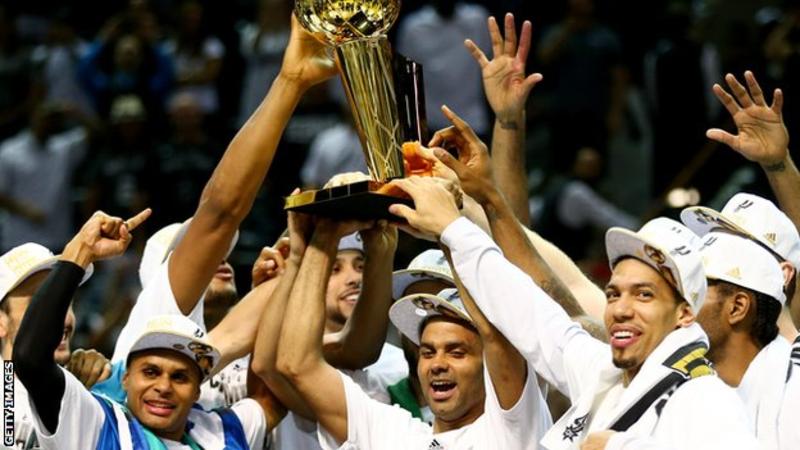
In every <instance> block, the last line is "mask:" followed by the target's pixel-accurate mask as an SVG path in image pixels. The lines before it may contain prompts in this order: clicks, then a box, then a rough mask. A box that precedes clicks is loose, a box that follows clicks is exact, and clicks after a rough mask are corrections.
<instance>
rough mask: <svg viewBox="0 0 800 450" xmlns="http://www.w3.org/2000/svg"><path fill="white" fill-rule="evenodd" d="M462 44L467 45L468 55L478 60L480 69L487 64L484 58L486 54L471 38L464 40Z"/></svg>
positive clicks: (487, 61)
mask: <svg viewBox="0 0 800 450" xmlns="http://www.w3.org/2000/svg"><path fill="white" fill-rule="evenodd" d="M464 46H465V47H467V50H469V53H470V55H472V57H473V58H474V59H475V61H477V62H478V64H479V65H480V66H481V69H483V68H484V67H486V66H487V65H489V60H488V59H487V58H486V55H485V54H484V53H483V50H481V49H480V47H478V46H477V45H476V44H475V43H474V42H472V40H470V39H467V40H466V41H464Z"/></svg>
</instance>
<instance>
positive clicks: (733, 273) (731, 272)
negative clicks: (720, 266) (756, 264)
mask: <svg viewBox="0 0 800 450" xmlns="http://www.w3.org/2000/svg"><path fill="white" fill-rule="evenodd" d="M725 275H727V276H729V277H731V278H736V279H737V280H740V279H741V278H742V272H741V271H740V270H739V268H738V267H734V268H733V269H731V270H729V271H727V272H725Z"/></svg>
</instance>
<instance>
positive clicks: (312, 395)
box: [270, 187, 550, 450]
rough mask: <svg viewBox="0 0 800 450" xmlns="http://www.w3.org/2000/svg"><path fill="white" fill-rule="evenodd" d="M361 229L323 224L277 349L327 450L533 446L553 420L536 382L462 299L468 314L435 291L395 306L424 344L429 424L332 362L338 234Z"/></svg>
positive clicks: (406, 329)
mask: <svg viewBox="0 0 800 450" xmlns="http://www.w3.org/2000/svg"><path fill="white" fill-rule="evenodd" d="M441 189H442V190H444V189H445V188H444V187H442V188H441ZM445 192H447V191H446V190H445ZM445 195H450V194H449V193H446V194H445ZM453 207H454V208H455V204H453ZM358 226H359V224H354V223H335V222H332V221H331V220H326V219H319V220H317V222H316V228H315V229H314V230H313V235H312V237H311V239H310V242H309V244H308V248H307V249H305V251H304V254H303V256H302V260H301V263H300V266H299V269H298V272H297V273H298V274H297V279H296V280H295V281H294V284H293V286H292V287H291V293H290V294H289V298H288V304H287V306H286V313H285V316H284V322H283V326H282V328H281V332H280V339H279V343H278V350H277V360H276V363H275V368H276V369H277V371H278V372H279V375H280V376H282V377H284V378H285V379H287V380H288V381H289V383H290V384H291V386H292V388H293V389H294V390H295V391H296V392H297V394H298V395H300V396H301V397H302V399H303V401H304V402H305V404H306V405H307V406H308V408H309V409H310V410H311V412H312V413H313V415H314V416H315V417H316V419H317V421H318V423H319V426H320V438H319V440H320V444H321V445H322V448H324V449H331V448H343V449H377V450H380V449H404V450H405V449H420V450H426V449H434V448H503V449H508V450H513V449H533V448H536V447H537V444H536V442H537V441H538V438H539V437H540V436H541V434H542V433H543V432H544V430H546V429H547V427H548V426H549V424H550V420H549V414H548V412H547V408H546V405H545V404H544V399H543V398H542V396H541V394H540V392H539V390H538V387H537V385H536V377H535V375H534V374H533V373H532V372H530V371H528V370H527V365H526V363H525V360H524V358H522V356H521V355H520V354H519V352H518V351H517V350H516V349H515V348H514V347H513V346H511V345H510V344H509V343H508V341H507V340H506V339H505V338H504V337H503V336H502V335H501V334H500V333H499V332H497V330H496V329H495V328H494V327H493V326H492V325H491V324H490V323H489V322H488V321H486V319H485V318H483V316H482V315H481V314H480V311H479V310H478V309H477V308H475V306H474V302H473V301H472V300H471V299H468V298H464V304H465V305H466V306H467V310H468V311H469V314H468V315H467V313H465V312H460V310H459V309H458V308H456V307H448V305H444V303H447V299H437V298H436V297H434V296H430V295H429V296H424V295H423V296H414V298H405V299H404V300H403V301H401V302H400V303H398V304H397V305H395V306H394V307H393V309H392V313H391V316H392V318H393V322H394V324H395V326H397V327H398V329H399V330H400V331H401V332H402V333H404V334H408V336H409V338H411V339H412V340H413V341H415V342H419V343H420V344H421V350H420V358H419V360H420V361H419V364H418V366H417V368H416V369H417V373H418V375H419V377H420V380H421V381H422V384H423V390H424V395H425V397H426V400H427V401H428V403H429V404H430V405H431V409H432V410H433V411H434V414H435V420H434V424H433V426H432V427H431V426H430V425H428V424H426V423H424V422H422V421H421V420H419V419H416V418H413V417H412V416H411V414H410V413H409V412H408V411H405V410H402V409H400V408H396V407H392V406H389V405H385V404H382V403H380V402H378V401H376V400H373V399H371V398H369V397H368V396H367V394H366V393H365V392H364V390H363V389H362V388H361V387H360V386H359V385H358V384H356V383H355V382H354V381H353V379H351V378H350V377H348V376H347V375H345V374H343V373H341V372H339V371H337V370H336V369H334V368H333V367H332V366H331V365H330V364H329V363H328V362H326V360H325V358H324V357H323V352H322V346H321V345H320V341H321V337H322V334H323V330H324V328H323V327H324V322H325V314H324V302H323V299H324V288H325V284H326V283H325V280H326V279H327V277H328V274H329V273H330V270H331V267H332V265H333V263H334V261H335V257H336V242H337V241H338V239H339V237H340V236H342V235H346V234H347V233H349V232H350V231H352V229H353V228H357V227H358ZM360 226H362V227H365V226H366V225H363V224H360ZM418 297H419V298H418ZM448 298H450V299H453V297H451V296H450V295H449V294H448ZM415 302H416V303H415ZM442 302H444V303H442ZM396 308H401V309H403V310H402V311H400V310H398V309H396ZM441 311H446V312H445V313H440V312H441ZM422 318H429V320H425V321H422V320H421V319H422ZM395 319H396V320H395ZM270 370H272V368H270Z"/></svg>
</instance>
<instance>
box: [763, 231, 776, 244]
mask: <svg viewBox="0 0 800 450" xmlns="http://www.w3.org/2000/svg"><path fill="white" fill-rule="evenodd" d="M764 239H766V240H767V242H769V243H770V244H772V245H775V244H776V242H777V240H778V236H777V235H776V234H775V233H766V234H764Z"/></svg>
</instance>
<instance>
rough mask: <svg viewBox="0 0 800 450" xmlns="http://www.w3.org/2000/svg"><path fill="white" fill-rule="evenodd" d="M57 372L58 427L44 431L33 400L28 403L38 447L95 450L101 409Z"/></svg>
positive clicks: (69, 378) (74, 382) (70, 379)
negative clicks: (60, 380) (60, 388)
mask: <svg viewBox="0 0 800 450" xmlns="http://www.w3.org/2000/svg"><path fill="white" fill-rule="evenodd" d="M61 372H62V373H63V374H64V395H63V396H62V397H61V409H60V410H59V411H58V427H57V428H56V430H55V432H54V433H51V432H50V431H49V430H47V429H46V428H45V426H44V424H42V422H41V420H40V419H39V413H38V412H37V411H36V405H34V403H33V400H31V399H30V398H29V399H28V401H29V403H30V407H31V411H32V412H33V421H34V423H33V426H34V428H35V429H36V435H37V438H38V439H39V444H40V445H41V447H42V449H44V450H57V449H64V448H86V449H91V448H96V446H97V440H98V438H99V437H100V431H101V429H102V427H103V423H104V422H105V414H104V413H103V407H102V406H100V404H99V403H98V400H97V399H96V398H95V397H94V396H92V394H90V393H89V391H88V390H86V388H85V387H83V384H81V382H80V381H78V379H77V378H75V376H74V375H72V374H71V373H69V372H68V371H66V370H64V368H63V367H62V368H61Z"/></svg>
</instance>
